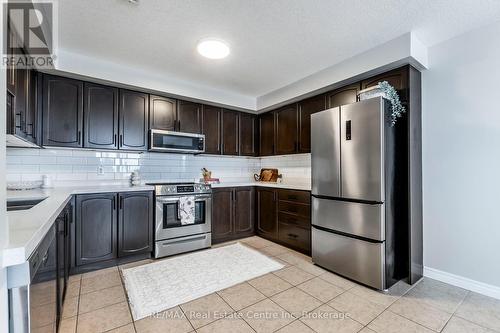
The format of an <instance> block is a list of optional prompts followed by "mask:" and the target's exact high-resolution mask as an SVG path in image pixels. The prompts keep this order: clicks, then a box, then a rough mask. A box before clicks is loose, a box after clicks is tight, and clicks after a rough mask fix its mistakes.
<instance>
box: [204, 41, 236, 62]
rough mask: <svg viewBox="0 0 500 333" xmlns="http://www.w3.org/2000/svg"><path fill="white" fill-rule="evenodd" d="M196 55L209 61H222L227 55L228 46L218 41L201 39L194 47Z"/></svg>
mask: <svg viewBox="0 0 500 333" xmlns="http://www.w3.org/2000/svg"><path fill="white" fill-rule="evenodd" d="M196 49H197V50H198V53H199V54H201V55H202V56H204V57H206V58H209V59H222V58H225V57H227V56H228V55H229V52H230V50H229V46H228V45H227V43H226V42H224V41H221V40H220V39H214V38H208V39H203V40H201V41H200V42H199V43H198V46H197V47H196Z"/></svg>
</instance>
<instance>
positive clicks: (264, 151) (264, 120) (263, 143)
mask: <svg viewBox="0 0 500 333" xmlns="http://www.w3.org/2000/svg"><path fill="white" fill-rule="evenodd" d="M259 131H260V135H259V137H260V140H259V152H260V155H261V156H269V155H273V154H274V139H275V136H274V112H267V113H264V114H263V115H261V116H260V117H259Z"/></svg>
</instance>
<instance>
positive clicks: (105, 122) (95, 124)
mask: <svg viewBox="0 0 500 333" xmlns="http://www.w3.org/2000/svg"><path fill="white" fill-rule="evenodd" d="M84 97H85V102H84V107H83V112H84V119H85V126H84V130H85V135H84V141H83V146H84V147H86V148H111V149H116V148H118V89H117V88H112V87H107V86H101V85H99V84H94V83H85V85H84Z"/></svg>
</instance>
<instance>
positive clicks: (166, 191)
mask: <svg viewBox="0 0 500 333" xmlns="http://www.w3.org/2000/svg"><path fill="white" fill-rule="evenodd" d="M151 185H155V192H156V195H173V194H184V195H189V194H203V193H211V192H212V188H211V187H210V185H206V184H151Z"/></svg>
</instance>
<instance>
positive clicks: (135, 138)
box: [118, 90, 149, 151]
mask: <svg viewBox="0 0 500 333" xmlns="http://www.w3.org/2000/svg"><path fill="white" fill-rule="evenodd" d="M119 114H120V122H119V126H120V127H119V128H120V130H119V132H120V136H119V137H120V140H119V145H118V146H119V148H120V149H127V150H139V151H141V150H147V149H148V137H147V134H148V118H149V116H148V115H149V96H148V94H144V93H140V92H135V91H129V90H120V111H119Z"/></svg>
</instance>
